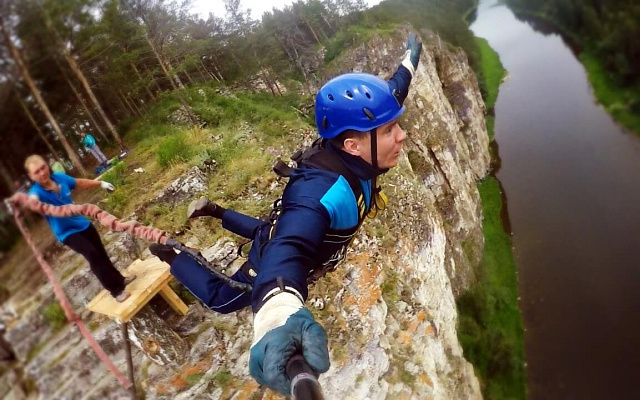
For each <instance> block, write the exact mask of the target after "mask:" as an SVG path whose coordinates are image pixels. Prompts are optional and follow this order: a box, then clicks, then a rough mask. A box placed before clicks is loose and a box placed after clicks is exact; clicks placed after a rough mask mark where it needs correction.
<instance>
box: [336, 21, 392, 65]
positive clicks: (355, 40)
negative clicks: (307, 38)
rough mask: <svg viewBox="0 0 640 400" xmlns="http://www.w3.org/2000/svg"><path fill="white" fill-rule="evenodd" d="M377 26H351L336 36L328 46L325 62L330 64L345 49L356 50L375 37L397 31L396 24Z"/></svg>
mask: <svg viewBox="0 0 640 400" xmlns="http://www.w3.org/2000/svg"><path fill="white" fill-rule="evenodd" d="M376 25H377V26H363V25H350V26H348V27H346V28H345V29H343V30H341V31H340V32H338V33H337V34H335V35H334V36H333V37H332V38H331V39H330V40H329V41H328V42H327V44H326V49H327V51H326V53H325V55H324V62H325V63H327V64H328V63H330V62H331V61H333V60H334V59H335V58H336V57H338V56H339V55H340V54H341V53H342V52H343V51H344V50H345V49H347V48H354V47H356V46H357V45H358V44H360V43H363V42H365V41H366V40H368V39H369V38H371V37H372V36H373V35H382V36H384V35H386V34H389V33H392V32H394V31H395V30H396V29H397V26H396V25H395V24H391V23H380V24H376Z"/></svg>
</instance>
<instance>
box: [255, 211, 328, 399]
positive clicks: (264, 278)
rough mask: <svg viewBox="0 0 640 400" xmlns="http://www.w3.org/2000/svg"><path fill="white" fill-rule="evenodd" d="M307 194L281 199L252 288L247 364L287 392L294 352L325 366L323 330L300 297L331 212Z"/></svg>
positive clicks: (320, 369)
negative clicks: (291, 200)
mask: <svg viewBox="0 0 640 400" xmlns="http://www.w3.org/2000/svg"><path fill="white" fill-rule="evenodd" d="M307 200H309V201H308V202H307V201H305V199H302V200H300V201H299V202H296V203H295V204H291V203H289V204H286V202H285V205H284V209H283V212H282V214H280V217H279V218H278V223H277V226H276V233H275V237H274V238H272V239H271V240H270V241H269V242H268V243H267V244H266V246H265V248H264V251H263V253H262V259H261V262H260V270H259V272H258V276H257V277H256V280H255V281H254V286H253V291H252V301H251V303H252V308H253V310H254V312H255V313H256V314H255V317H254V326H253V328H254V335H253V344H252V346H251V353H250V360H249V370H250V372H251V375H252V376H253V377H254V378H255V379H256V381H258V383H260V384H262V385H266V386H268V387H270V388H271V389H275V390H277V391H279V392H281V393H283V394H285V395H289V394H290V393H291V382H290V381H289V378H288V377H287V376H286V374H285V371H286V366H287V363H288V362H289V360H290V359H291V357H292V356H293V355H295V354H296V353H302V356H303V357H304V359H305V361H306V362H307V364H308V365H309V366H310V367H311V368H312V369H313V370H314V371H315V372H316V373H323V372H326V371H327V370H328V369H329V351H328V340H327V335H326V332H325V330H324V328H322V326H321V325H320V324H318V323H317V322H316V321H315V319H314V318H313V315H312V314H311V312H309V310H307V309H306V308H305V307H304V301H305V299H306V297H307V294H308V292H307V275H308V273H309V270H310V269H311V268H312V267H313V265H312V263H313V260H314V259H315V256H316V253H317V249H318V248H319V247H320V245H321V243H322V241H323V239H324V235H325V232H326V230H327V229H328V227H329V226H330V217H329V214H328V212H327V211H326V209H324V207H323V206H322V204H321V203H320V202H319V201H318V200H317V199H307Z"/></svg>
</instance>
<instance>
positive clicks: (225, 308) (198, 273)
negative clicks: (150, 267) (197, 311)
mask: <svg viewBox="0 0 640 400" xmlns="http://www.w3.org/2000/svg"><path fill="white" fill-rule="evenodd" d="M171 274H172V275H173V276H175V277H176V279H177V280H178V281H180V283H182V284H183V285H184V286H185V287H186V288H187V289H189V291H190V292H191V293H192V294H193V295H194V296H196V297H197V298H198V299H199V300H200V301H201V302H202V303H203V304H204V305H205V306H207V307H209V308H210V309H211V310H213V311H216V312H219V313H221V314H228V313H231V312H234V311H238V310H240V309H242V308H245V307H247V306H249V305H250V304H251V293H248V292H245V291H243V290H238V289H233V288H232V287H230V286H228V285H227V284H226V283H224V282H223V281H221V280H220V279H218V278H216V277H215V276H214V275H213V274H212V273H211V271H209V269H207V268H206V267H204V266H202V265H200V264H199V263H198V262H197V261H196V260H194V259H193V258H191V257H190V256H189V255H188V254H185V253H180V254H178V255H177V256H176V258H175V260H173V262H172V263H171ZM231 279H233V280H235V281H238V282H244V283H251V280H249V278H248V277H247V276H246V275H245V274H244V273H243V272H242V269H240V270H238V272H236V273H235V274H233V275H232V276H231Z"/></svg>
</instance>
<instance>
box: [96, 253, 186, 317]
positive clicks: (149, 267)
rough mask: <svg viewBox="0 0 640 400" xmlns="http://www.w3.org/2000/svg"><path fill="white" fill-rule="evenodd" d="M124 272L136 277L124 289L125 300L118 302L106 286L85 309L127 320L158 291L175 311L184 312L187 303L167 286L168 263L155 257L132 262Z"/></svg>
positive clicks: (168, 278) (168, 280) (169, 277)
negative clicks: (128, 294) (128, 295)
mask: <svg viewBox="0 0 640 400" xmlns="http://www.w3.org/2000/svg"><path fill="white" fill-rule="evenodd" d="M123 275H124V276H131V275H136V276H137V278H136V279H135V280H134V281H133V282H131V283H130V284H129V285H128V286H127V288H126V291H127V292H129V293H130V294H131V296H130V297H129V298H128V299H127V300H125V301H124V302H123V303H118V302H117V301H116V299H115V298H113V296H111V294H110V293H109V292H108V291H107V290H106V289H105V290H102V291H101V292H100V293H98V295H97V296H96V297H94V298H93V300H91V301H90V302H89V304H88V305H87V308H88V309H89V310H91V311H93V312H97V313H100V314H104V315H107V316H109V317H111V318H113V319H115V320H117V321H118V322H128V321H129V320H130V319H131V318H133V316H134V315H136V313H137V312H138V311H140V309H141V308H142V307H144V306H145V305H146V304H147V303H148V302H149V300H151V298H153V296H155V295H156V294H158V293H160V295H161V296H162V297H163V298H164V299H165V300H166V301H167V303H169V306H171V308H172V309H173V310H174V311H175V312H177V313H179V314H181V315H185V314H186V313H187V311H188V307H187V305H186V304H184V302H183V301H182V300H181V299H180V298H179V297H178V295H177V294H176V293H175V292H174V291H173V290H172V289H171V287H170V286H169V282H170V281H171V279H173V276H172V275H171V273H170V272H169V264H167V263H165V262H162V261H160V259H159V258H158V257H152V258H149V259H146V260H144V261H142V260H136V261H134V262H133V263H131V265H130V266H129V268H127V270H126V271H125V272H124V273H123Z"/></svg>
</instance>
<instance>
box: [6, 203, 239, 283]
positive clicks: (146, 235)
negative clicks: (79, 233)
mask: <svg viewBox="0 0 640 400" xmlns="http://www.w3.org/2000/svg"><path fill="white" fill-rule="evenodd" d="M8 202H9V203H10V204H12V205H18V206H21V207H25V208H28V209H30V210H31V211H33V212H37V213H38V214H42V215H49V216H52V217H72V216H76V215H84V216H86V217H90V218H93V219H94V220H96V221H97V222H99V223H100V224H101V225H103V226H105V227H107V228H109V229H111V230H112V231H116V232H129V233H131V234H132V235H134V236H136V237H139V238H141V239H145V240H148V241H151V242H155V243H160V244H166V245H168V246H171V247H173V248H174V249H176V250H178V251H181V252H185V253H187V254H189V255H190V256H191V257H193V258H194V259H195V260H196V261H197V262H199V263H200V264H202V265H204V266H205V267H207V268H208V269H209V270H210V271H211V272H212V273H213V274H214V275H215V276H216V278H219V279H220V280H222V281H223V282H224V283H226V284H227V285H229V286H230V287H232V288H234V289H239V290H244V291H246V292H250V291H251V285H250V284H247V283H243V282H238V281H235V280H233V279H231V278H229V277H228V276H227V275H225V274H223V273H222V272H220V271H218V270H216V269H215V268H214V267H213V266H212V265H211V264H210V263H209V261H207V259H205V258H204V257H203V256H202V254H200V252H199V251H198V250H196V249H192V248H190V247H187V246H185V245H184V244H182V243H180V242H179V241H177V240H176V239H173V238H171V237H169V236H167V233H166V232H165V231H163V230H161V229H157V228H152V227H149V226H144V225H142V224H140V223H139V222H137V221H126V222H122V221H120V220H118V219H117V218H116V217H115V216H113V215H111V214H109V213H108V212H106V211H104V210H103V209H101V208H100V207H98V206H97V205H95V204H67V205H64V206H53V205H50V204H45V203H42V202H40V201H38V200H37V199H35V198H33V197H30V196H27V195H26V194H25V193H16V194H14V195H13V196H12V197H11V198H10V199H8Z"/></svg>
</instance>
